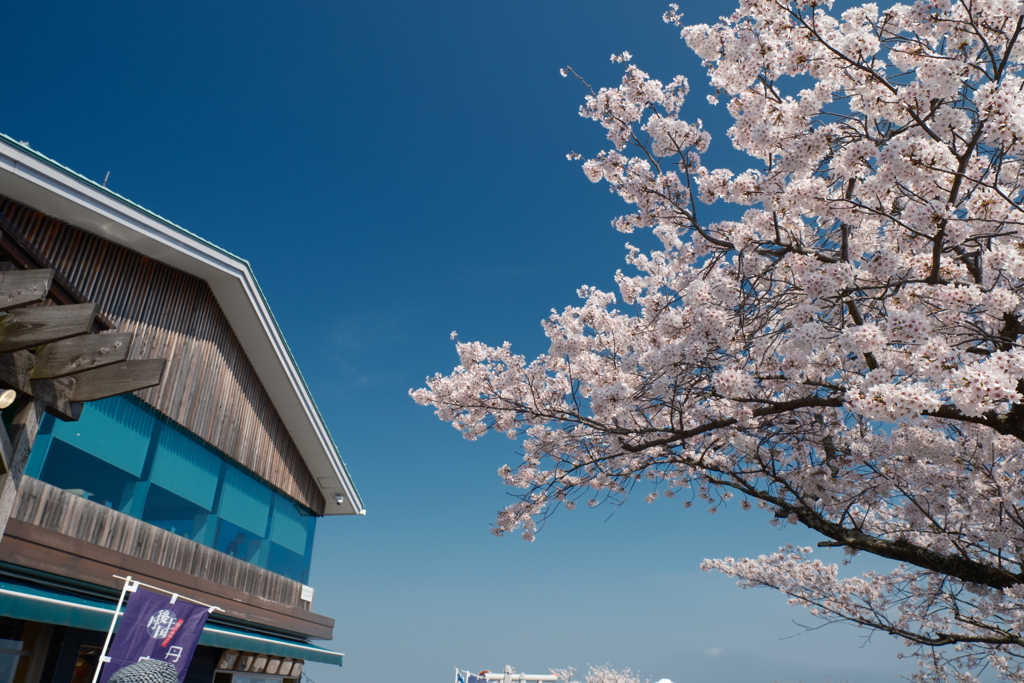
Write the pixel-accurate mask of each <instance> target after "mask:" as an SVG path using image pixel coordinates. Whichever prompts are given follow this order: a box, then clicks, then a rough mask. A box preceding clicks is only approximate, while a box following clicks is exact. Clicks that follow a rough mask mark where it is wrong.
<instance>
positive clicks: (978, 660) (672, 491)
mask: <svg viewBox="0 0 1024 683" xmlns="http://www.w3.org/2000/svg"><path fill="white" fill-rule="evenodd" d="M665 19H666V21H668V22H670V23H673V24H676V25H678V26H679V27H680V29H681V34H682V38H683V39H684V40H685V43H686V45H687V46H688V47H689V48H690V49H691V50H693V51H694V52H695V53H696V54H697V55H698V57H700V58H701V59H702V60H703V63H704V66H705V67H706V69H707V74H708V79H709V82H710V84H711V86H712V88H713V89H714V92H715V94H714V95H712V96H711V98H710V99H711V100H712V101H714V102H717V103H718V107H719V109H718V110H717V111H720V112H723V114H724V112H728V115H729V116H730V117H731V123H732V125H731V127H730V128H729V130H728V139H727V140H724V141H723V140H719V141H716V144H719V145H721V144H731V145H732V146H733V147H735V148H736V149H738V150H740V151H742V152H745V153H746V154H747V155H748V156H749V159H750V162H749V167H748V168H742V167H741V168H729V169H725V168H714V167H713V166H711V165H709V164H708V162H707V161H706V160H705V156H706V155H708V154H712V153H713V152H714V149H715V148H714V147H713V146H712V141H711V137H710V135H709V134H708V132H707V131H705V130H704V128H703V126H702V124H701V122H700V120H698V119H694V118H692V117H691V118H687V107H686V102H685V98H686V96H687V93H688V83H687V80H686V79H685V78H683V77H682V76H680V77H677V78H675V79H673V80H672V81H671V82H669V83H667V84H666V83H663V82H661V81H658V80H655V79H653V78H652V77H651V76H649V75H648V74H647V73H645V72H644V71H642V70H641V69H640V68H639V67H638V66H637V65H635V64H633V63H632V62H631V56H630V55H629V53H626V52H623V53H621V54H619V55H613V60H614V61H615V62H618V63H620V64H622V68H623V70H624V75H623V78H622V81H621V82H620V83H619V84H618V85H617V86H614V87H608V88H602V89H599V90H596V91H595V90H591V91H590V92H589V94H588V95H587V97H586V100H585V102H584V104H583V106H582V108H581V114H582V115H583V116H584V117H586V118H588V119H591V120H593V121H595V122H596V123H598V124H599V125H600V126H602V127H603V128H604V130H605V135H606V137H607V140H608V142H609V143H610V149H607V150H605V151H601V152H597V153H595V154H593V155H591V156H590V157H589V158H582V157H580V156H579V155H575V154H574V155H570V158H573V159H581V160H582V163H583V171H584V173H585V174H586V177H587V178H589V179H590V180H591V181H593V182H599V183H607V184H608V185H609V187H610V188H611V190H612V191H614V192H615V193H617V194H618V195H619V196H620V197H621V198H622V199H623V201H625V202H626V204H627V205H628V207H629V209H628V211H629V213H627V214H626V215H624V216H621V217H619V218H617V219H615V220H614V221H613V226H614V227H615V228H616V229H618V230H620V231H622V232H626V233H630V232H633V231H636V230H643V229H650V230H651V231H652V232H653V234H654V235H655V236H656V238H657V239H658V241H659V242H660V245H661V246H660V247H659V248H656V249H653V250H650V251H643V250H641V249H638V248H636V247H628V253H627V257H626V260H627V264H628V266H629V268H628V269H627V270H626V271H623V272H621V273H619V274H618V275H617V276H616V283H617V286H618V290H619V291H618V292H617V293H611V292H603V291H600V290H598V289H595V288H592V287H585V288H582V289H581V290H580V292H579V294H580V297H581V299H582V303H581V304H580V305H578V306H574V307H569V308H566V309H564V310H562V311H560V312H553V313H552V314H551V315H550V317H549V318H548V319H547V320H545V321H544V331H545V334H546V335H547V337H548V339H549V342H550V347H549V349H548V351H547V353H546V354H544V355H542V356H541V357H539V358H537V359H536V360H533V361H528V360H527V359H526V358H524V357H522V356H518V355H515V354H513V353H512V351H511V347H510V346H509V345H508V344H505V345H503V346H501V347H496V348H495V347H489V346H486V345H483V344H479V343H467V342H457V349H458V352H459V357H460V362H461V365H460V366H459V367H457V368H456V369H455V370H454V372H452V373H451V374H449V375H440V374H439V375H436V376H434V377H432V378H429V379H428V380H427V387H426V388H422V389H417V390H415V391H413V392H411V393H412V396H413V398H414V399H415V400H416V401H417V402H419V403H421V404H423V405H432V406H434V407H435V409H436V411H437V414H438V416H439V417H440V418H441V419H443V420H446V421H448V422H451V423H452V424H453V425H454V426H455V427H456V428H457V429H458V430H459V431H461V432H462V433H463V435H464V436H465V437H467V438H470V439H475V438H478V437H480V436H482V435H483V434H484V433H486V432H487V431H498V432H501V433H504V434H506V435H507V436H509V437H511V438H515V439H521V440H522V442H521V443H522V454H523V459H522V462H520V463H518V464H515V465H508V466H505V467H503V468H501V470H500V471H499V474H500V476H501V477H502V478H503V479H504V480H505V482H506V483H507V484H508V485H509V486H512V487H515V488H517V489H518V490H519V493H520V496H519V499H518V501H517V502H516V503H514V504H513V505H511V506H509V507H508V508H506V509H505V510H503V511H502V512H501V513H500V514H499V515H498V519H497V522H496V525H495V527H494V531H495V533H497V534H499V535H500V534H503V533H506V532H512V531H516V530H518V531H520V532H521V533H522V534H523V536H524V537H525V538H527V539H529V540H532V539H533V538H534V536H535V534H536V533H537V532H538V530H539V527H540V524H541V522H542V521H543V520H544V519H545V517H546V515H548V514H550V513H551V511H552V510H554V509H555V508H557V507H559V506H563V505H564V506H565V507H566V508H567V509H573V508H575V507H577V503H579V502H585V503H586V506H589V507H594V506H597V505H603V504H606V503H612V504H619V503H622V502H623V501H624V500H626V499H627V498H628V497H629V496H630V494H637V495H640V496H641V497H644V498H645V499H646V500H648V501H654V500H655V499H658V498H669V499H671V498H673V497H675V498H680V499H682V502H683V505H684V506H685V507H690V506H691V505H692V504H694V503H700V504H703V505H704V506H705V507H706V508H707V509H709V510H710V511H712V512H714V511H716V510H717V509H719V507H720V506H722V505H724V504H726V501H728V500H729V498H730V497H736V498H737V499H738V500H739V504H740V506H741V507H742V508H743V509H753V508H754V507H757V508H758V509H762V510H766V511H768V513H769V515H768V517H769V521H770V522H771V523H773V524H775V525H786V524H799V525H803V526H806V527H808V528H810V529H812V530H814V531H816V532H818V533H820V534H821V536H822V537H823V541H822V543H821V544H819V545H823V546H825V547H836V548H842V550H843V551H844V552H845V553H847V555H846V559H847V561H851V562H853V563H854V565H855V563H856V558H855V557H854V556H855V555H856V554H857V553H870V554H874V555H878V556H881V557H884V558H889V559H891V560H895V561H896V563H897V564H896V568H895V569H893V570H892V571H890V572H888V573H874V572H867V573H865V574H863V575H861V576H853V577H850V576H847V575H846V574H847V572H841V571H840V570H839V568H838V567H837V566H836V565H835V564H834V563H828V562H824V561H822V560H821V559H820V558H818V557H815V556H814V554H812V552H811V549H810V548H783V549H782V550H780V551H779V552H778V553H776V554H774V555H770V556H763V557H759V558H751V559H733V558H724V559H720V560H708V561H707V562H706V563H705V565H704V566H705V568H706V569H711V570H716V571H721V572H725V573H727V574H730V575H732V576H735V577H736V578H737V579H739V580H740V582H741V585H744V586H769V587H771V588H775V589H777V590H780V591H782V592H784V593H786V594H787V595H789V596H790V597H791V599H792V601H793V602H794V604H798V605H802V606H805V607H807V608H808V609H809V610H810V611H811V614H813V615H815V616H817V617H819V618H821V619H824V620H826V621H847V622H853V623H855V624H858V625H860V626H863V627H866V628H870V629H875V630H878V631H881V632H884V633H888V634H891V635H893V636H896V637H898V638H901V639H902V640H903V641H904V642H905V643H906V644H907V646H908V648H909V649H910V652H911V653H912V654H914V655H915V656H917V657H918V659H919V662H920V664H921V669H920V671H919V673H918V674H917V679H918V680H920V681H938V680H957V681H968V680H974V678H973V677H974V676H976V675H977V674H978V673H979V671H980V670H981V669H983V668H986V667H990V668H991V669H992V670H994V671H995V672H997V673H998V675H999V676H1000V677H1002V678H1003V679H1006V680H1014V681H1024V474H1022V473H1024V343H1022V340H1024V337H1022V335H1024V301H1022V296H1024V230H1022V225H1024V220H1022V219H1024V209H1022V207H1021V200H1022V197H1024V73H1022V64H1024V36H1022V33H1024V5H1022V4H1021V2H1018V1H1017V0H963V1H960V2H950V1H949V0H918V1H917V2H916V3H914V4H912V5H908V4H897V5H894V6H892V7H888V8H883V7H879V6H876V5H874V4H866V5H863V6H860V7H852V8H849V9H846V10H845V11H843V12H842V13H841V14H837V13H835V12H833V10H832V3H831V1H830V0H793V1H792V2H783V1H782V0H741V3H740V6H739V8H738V9H737V10H736V11H735V12H733V13H732V14H731V15H729V16H727V17H724V18H722V19H721V21H719V22H718V23H717V24H714V25H706V24H700V25H691V26H687V25H684V22H683V16H682V14H681V13H680V12H679V9H678V7H675V6H673V7H672V8H671V9H670V10H669V12H667V13H666V15H665ZM563 75H575V72H573V71H572V69H568V68H567V69H564V70H563ZM691 76H692V74H691ZM793 77H796V78H793ZM581 80H582V79H581ZM588 87H589V86H588ZM715 202H719V203H722V204H723V206H724V207H725V208H727V209H731V210H732V213H731V215H730V217H729V219H728V220H719V221H717V222H712V221H708V220H706V216H705V213H706V211H705V209H704V208H703V207H704V205H705V204H709V203H715ZM718 215H724V214H723V212H719V214H718ZM619 302H621V303H619ZM617 306H621V310H620V309H619V308H617ZM659 504H670V503H668V502H667V501H661V502H660V503H659ZM833 552H835V551H833ZM826 556H827V555H826Z"/></svg>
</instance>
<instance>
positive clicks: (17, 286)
mask: <svg viewBox="0 0 1024 683" xmlns="http://www.w3.org/2000/svg"><path fill="white" fill-rule="evenodd" d="M51 282H53V269H52V268H41V269H39V270H7V271H4V272H2V273H0V311H6V310H8V309H11V308H18V307H20V306H27V305H28V304H36V303H40V302H42V301H45V300H46V293H47V292H48V291H49V290H50V283H51Z"/></svg>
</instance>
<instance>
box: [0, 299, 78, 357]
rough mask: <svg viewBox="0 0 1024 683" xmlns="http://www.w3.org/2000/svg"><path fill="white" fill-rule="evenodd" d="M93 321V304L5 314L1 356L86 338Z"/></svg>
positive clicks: (1, 327) (0, 328) (0, 333)
mask: <svg viewBox="0 0 1024 683" xmlns="http://www.w3.org/2000/svg"><path fill="white" fill-rule="evenodd" d="M95 317H96V304H69V305H67V306H37V307H36V308H19V309H16V310H13V311H8V312H7V315H5V316H4V317H3V318H0V353H11V352H13V351H22V350H24V349H30V348H32V347H34V346H39V345H41V344H49V343H50V342H55V341H60V340H61V339H67V338H68V337H77V336H78V335H80V334H87V333H88V332H89V329H90V328H91V327H92V320H93V318H95Z"/></svg>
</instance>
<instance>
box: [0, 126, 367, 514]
mask: <svg viewBox="0 0 1024 683" xmlns="http://www.w3.org/2000/svg"><path fill="white" fill-rule="evenodd" d="M0 194H3V195H6V196H8V197H10V198H11V199H14V200H15V201H18V202H21V203H22V204H26V205H28V206H30V207H32V208H34V209H37V210H39V211H42V212H44V213H46V214H49V215H51V216H53V217H54V218H57V219H60V220H62V221H65V222H67V223H70V224H71V225H74V226H76V227H79V228H81V229H83V230H85V231H87V232H90V233H92V234H94V235H98V236H99V237H102V238H104V239H107V240H110V241H111V242H115V243H116V244H119V245H121V246H124V247H127V248H128V249H132V250H133V251H137V252H139V253H140V254H143V255H144V256H148V257H150V258H152V259H155V260H157V261H160V262H161V263H165V264H167V265H169V266H172V267H174V268H177V269H179V270H182V271H185V272H186V273H189V274H191V275H194V276H196V277H198V278H200V279H202V280H204V281H206V283H207V284H208V285H209V286H210V289H211V290H212V291H213V294H214V296H215V297H216V298H217V302H218V303H219V304H220V307H221V309H222V310H223V311H224V315H225V317H227V319H228V322H229V323H230V324H231V327H232V328H233V329H234V332H235V335H236V336H237V337H238V340H239V342H240V343H241V345H242V348H243V349H244V350H245V353H246V355H247V356H248V357H249V362H251V363H252V365H253V367H254V368H255V370H256V374H257V375H258V376H259V378H260V381H261V382H262V383H263V386H264V388H266V390H267V393H268V394H269V395H270V399H271V401H273V403H274V407H275V408H276V409H277V412H278V414H279V415H280V416H281V419H282V420H283V421H284V424H285V426H286V427H287V429H288V432H289V434H291V437H292V440H293V441H294V442H295V445H296V446H297V447H298V449H299V453H301V455H302V459H303V460H304V461H305V463H306V466H307V467H308V468H309V470H310V472H312V474H313V476H314V477H316V478H317V481H318V482H319V484H320V488H321V492H322V493H323V495H324V501H325V514H328V515H344V514H348V515H351V514H364V513H365V510H364V509H363V503H362V500H361V499H360V498H359V493H358V491H356V488H355V485H354V484H353V483H352V480H351V477H350V476H349V474H348V470H347V469H346V468H345V463H344V462H343V461H342V459H341V455H340V453H339V452H338V447H337V445H336V444H335V443H334V439H333V438H331V434H330V432H329V431H328V430H327V426H326V425H325V424H324V420H323V417H322V416H321V415H320V411H319V409H318V408H317V406H316V403H315V402H314V401H313V397H312V395H310V392H309V387H308V386H306V381H305V380H304V379H303V378H302V373H301V372H299V368H298V365H297V364H296V362H295V358H294V357H293V356H292V353H291V351H290V350H289V348H288V344H287V342H285V340H284V335H283V334H281V329H280V328H279V327H278V325H277V321H276V320H275V319H274V314H273V313H271V311H270V307H269V306H268V305H267V300H266V298H265V297H264V296H263V292H262V290H261V289H260V286H259V284H258V283H257V282H256V277H255V276H254V275H253V272H252V268H251V267H250V265H249V262H248V261H246V260H245V259H242V258H239V257H238V256H235V255H234V254H231V253H229V252H227V251H225V250H224V249H221V248H220V247H218V246H217V245H215V244H211V243H210V242H207V241H206V240H204V239H202V238H201V237H198V236H196V235H194V234H192V233H190V232H189V231H187V230H185V229H184V228H181V227H179V226H177V225H175V224H174V223H172V222H170V221H169V220H167V219H165V218H161V217H160V216H158V215H156V214H155V213H153V212H152V211H148V210H146V209H144V208H142V207H141V206H139V205H138V204H135V203H133V202H131V201H129V200H127V199H125V198H124V197H122V196H120V195H118V194H117V193H115V192H111V191H110V190H108V189H107V188H105V187H103V186H101V185H100V184H98V183H96V182H94V181H92V180H89V179H88V178H85V177H83V176H81V175H79V174H78V173H75V172H74V171H72V170H70V169H68V168H65V167H64V166H61V165H60V164H58V163H57V162H55V161H53V160H52V159H49V158H47V157H45V156H43V155H42V154H40V153H39V152H36V151H35V150H33V149H31V148H29V147H28V146H26V145H24V144H21V143H19V142H17V141H15V140H13V139H12V138H10V137H8V136H6V135H3V134H0ZM337 496H341V497H343V498H344V502H342V503H341V504H340V505H339V504H337V503H336V502H335V500H336V497H337Z"/></svg>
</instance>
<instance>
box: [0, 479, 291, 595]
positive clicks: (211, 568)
mask: <svg viewBox="0 0 1024 683" xmlns="http://www.w3.org/2000/svg"><path fill="white" fill-rule="evenodd" d="M11 516H12V517H13V518H14V519H18V520H21V521H23V522H27V523H29V524H34V525H36V526H39V527H42V528H44V529H49V530H50V531H55V532H57V533H60V534H64V535H65V536H70V537H72V538H75V539H77V540H79V541H84V542H86V543H90V544H92V545H96V546H99V547H101V548H105V549H107V550H112V551H114V552H117V553H121V554H123V555H128V556H130V557H134V558H138V559H140V560H145V561H147V562H152V563H154V564H157V565H159V566H161V567H166V568H168V569H172V570H175V571H179V572H182V573H184V574H187V575H189V576H193V577H197V578H199V579H203V580H206V581H209V582H211V583H215V584H218V585H221V586H227V587H229V588H233V589H236V590H240V591H242V592H244V593H247V594H248V595H252V596H257V597H260V598H264V599H266V600H271V601H273V602H276V603H280V604H283V605H286V606H289V607H294V608H298V609H306V610H308V609H309V603H306V602H303V601H302V600H301V592H302V584H301V583H299V582H297V581H293V580H291V579H289V578H286V577H284V576H281V575H280V574H275V573H274V572H272V571H270V570H267V569H263V568H262V567H257V566H255V565H252V564H250V563H248V562H246V561H244V560H240V559H238V558H236V557H231V556H230V555H226V554H224V553H222V552H219V551H217V550H214V549H213V548H210V547H208V546H205V545H202V544H200V543H196V542H195V541H192V540H190V539H187V538H184V537H182V536H178V535H177V534H173V533H171V532H169V531H166V530H164V529H161V528H159V527H155V526H153V525H152V524H148V523H146V522H144V521H142V520H141V519H136V518H134V517H129V516H128V515H126V514H123V513H121V512H118V511H117V510H112V509H110V508H108V507H104V506H103V505H99V504H97V503H93V502H91V501H88V500H86V499H85V498H82V497H81V496H77V495H75V494H73V493H69V492H67V491H64V490H63V489H59V488H57V487H55V486H51V485H50V484H47V483H45V482H42V481H39V480H38V479H33V478H32V477H23V478H22V479H21V483H20V484H19V485H18V497H17V499H16V501H15V503H14V511H13V514H12V515H11Z"/></svg>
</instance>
